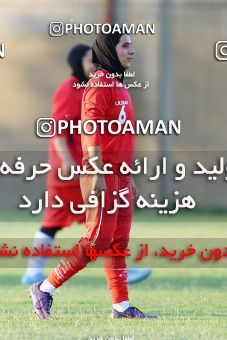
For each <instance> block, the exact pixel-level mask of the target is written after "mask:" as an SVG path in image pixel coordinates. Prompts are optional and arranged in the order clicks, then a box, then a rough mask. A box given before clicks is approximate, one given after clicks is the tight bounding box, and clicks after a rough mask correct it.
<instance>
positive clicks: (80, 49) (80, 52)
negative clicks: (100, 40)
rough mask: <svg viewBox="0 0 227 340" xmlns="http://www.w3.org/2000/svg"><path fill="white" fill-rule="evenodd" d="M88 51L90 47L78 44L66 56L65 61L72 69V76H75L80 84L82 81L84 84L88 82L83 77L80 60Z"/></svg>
mask: <svg viewBox="0 0 227 340" xmlns="http://www.w3.org/2000/svg"><path fill="white" fill-rule="evenodd" d="M90 49H91V47H89V46H87V45H83V44H79V45H76V46H75V47H73V48H72V49H71V51H70V52H69V55H68V59H67V61H68V64H69V66H70V67H71V69H72V75H74V76H76V77H77V78H78V79H79V81H80V82H81V83H82V81H84V82H85V83H86V82H87V81H88V78H87V77H86V76H85V74H84V70H83V67H82V58H83V57H84V56H85V54H86V52H87V51H88V50H90Z"/></svg>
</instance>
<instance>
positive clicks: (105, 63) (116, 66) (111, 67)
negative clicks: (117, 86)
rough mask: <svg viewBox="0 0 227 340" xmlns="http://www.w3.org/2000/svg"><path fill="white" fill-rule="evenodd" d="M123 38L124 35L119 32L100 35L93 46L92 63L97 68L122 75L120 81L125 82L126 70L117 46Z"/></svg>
mask: <svg viewBox="0 0 227 340" xmlns="http://www.w3.org/2000/svg"><path fill="white" fill-rule="evenodd" d="M121 36H122V34H121V33H119V32H114V33H109V34H104V33H100V34H99V35H98V37H97V39H96V40H95V42H94V44H93V46H92V61H93V63H94V64H96V66H97V68H103V69H104V70H107V71H109V72H110V73H118V74H120V75H121V76H120V78H119V80H120V81H121V82H123V79H124V71H125V69H124V68H123V66H122V65H121V63H120V61H119V59H118V56H117V52H116V45H117V44H118V43H119V40H120V38H121Z"/></svg>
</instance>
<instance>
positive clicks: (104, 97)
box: [82, 86, 111, 146]
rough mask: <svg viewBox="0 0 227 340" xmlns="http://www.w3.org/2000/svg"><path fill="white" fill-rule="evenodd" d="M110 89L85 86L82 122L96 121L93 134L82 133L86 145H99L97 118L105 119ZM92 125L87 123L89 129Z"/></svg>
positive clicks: (99, 136) (108, 105)
mask: <svg viewBox="0 0 227 340" xmlns="http://www.w3.org/2000/svg"><path fill="white" fill-rule="evenodd" d="M110 98H111V89H110V88H107V87H106V88H101V87H91V86H89V87H87V88H86V90H85V92H84V96H83V101H82V123H83V124H84V123H85V122H86V121H87V120H92V121H95V122H96V131H95V132H94V133H93V134H85V133H83V134H82V139H83V142H85V143H86V145H87V146H99V145H100V144H101V133H100V125H99V124H97V121H98V120H105V119H106V116H107V113H108V110H109V107H110ZM91 128H92V125H89V124H87V125H86V129H87V130H89V129H91Z"/></svg>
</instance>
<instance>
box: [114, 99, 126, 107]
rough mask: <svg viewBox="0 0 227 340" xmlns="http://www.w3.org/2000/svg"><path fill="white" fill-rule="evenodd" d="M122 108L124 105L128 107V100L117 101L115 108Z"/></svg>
mask: <svg viewBox="0 0 227 340" xmlns="http://www.w3.org/2000/svg"><path fill="white" fill-rule="evenodd" d="M120 105H121V106H122V105H128V101H127V100H125V101H124V100H117V101H116V102H115V106H120Z"/></svg>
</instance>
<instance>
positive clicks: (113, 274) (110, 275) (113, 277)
mask: <svg viewBox="0 0 227 340" xmlns="http://www.w3.org/2000/svg"><path fill="white" fill-rule="evenodd" d="M104 271H105V276H106V280H107V284H108V288H109V291H110V294H111V296H112V303H113V304H118V303H120V302H122V301H128V274H127V268H126V263H125V258H124V257H118V256H117V257H109V258H107V257H106V258H105V259H104Z"/></svg>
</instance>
